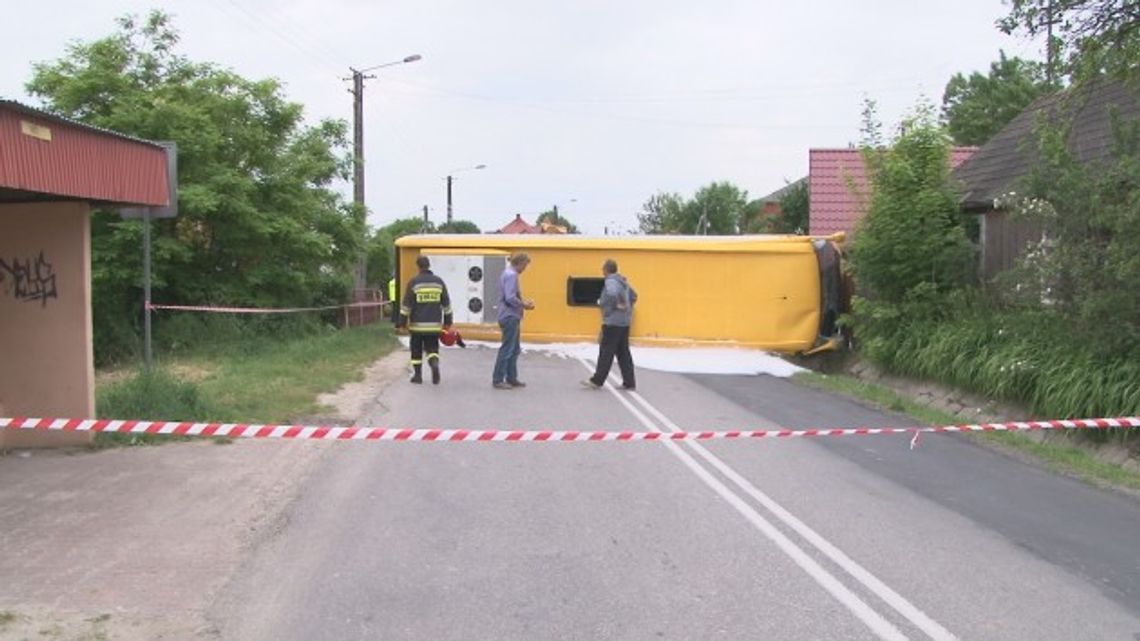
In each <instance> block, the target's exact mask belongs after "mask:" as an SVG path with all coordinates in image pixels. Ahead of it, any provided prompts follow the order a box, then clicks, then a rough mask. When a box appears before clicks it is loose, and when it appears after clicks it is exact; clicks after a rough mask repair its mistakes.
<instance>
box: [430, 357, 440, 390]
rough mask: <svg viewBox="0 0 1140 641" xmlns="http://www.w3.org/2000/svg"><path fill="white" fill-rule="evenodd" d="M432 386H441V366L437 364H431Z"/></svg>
mask: <svg viewBox="0 0 1140 641" xmlns="http://www.w3.org/2000/svg"><path fill="white" fill-rule="evenodd" d="M431 384H432V385H439V364H438V363H435V362H432V364H431Z"/></svg>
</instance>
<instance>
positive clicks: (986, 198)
mask: <svg viewBox="0 0 1140 641" xmlns="http://www.w3.org/2000/svg"><path fill="white" fill-rule="evenodd" d="M1114 115H1115V116H1116V117H1119V118H1121V119H1122V120H1125V121H1136V120H1140V94H1138V92H1137V91H1135V90H1130V89H1129V88H1128V87H1127V86H1126V85H1125V84H1124V83H1122V82H1117V81H1101V82H1097V83H1095V84H1092V85H1088V86H1084V87H1078V88H1075V89H1070V90H1067V91H1063V92H1058V93H1055V94H1052V95H1049V96H1043V97H1041V98H1038V99H1037V100H1036V101H1034V102H1033V104H1031V105H1029V106H1028V107H1026V108H1025V110H1024V111H1022V112H1021V113H1020V114H1018V116H1017V117H1016V118H1014V119H1013V120H1012V121H1010V123H1009V124H1008V125H1006V126H1005V127H1003V128H1002V130H1001V131H999V132H998V133H997V134H995V135H994V137H993V138H991V139H990V140H989V141H988V142H986V144H985V145H982V148H981V149H979V150H978V153H976V154H974V156H973V157H971V158H970V160H969V162H966V163H963V164H962V166H960V167H958V168H957V169H956V170H955V171H954V172H953V177H954V178H955V179H956V180H957V181H958V182H959V183H960V185H961V194H962V205H963V207H966V208H968V209H989V208H992V207H993V202H994V199H995V198H999V197H1001V196H1003V195H1005V194H1007V193H1009V192H1010V191H1015V190H1016V188H1017V183H1018V181H1020V180H1021V179H1023V178H1025V177H1026V176H1028V175H1029V172H1030V171H1031V170H1032V168H1033V164H1034V162H1035V160H1036V151H1035V147H1036V145H1035V143H1036V140H1037V138H1036V135H1035V128H1036V125H1037V120H1038V117H1039V116H1048V117H1049V118H1050V119H1055V120H1057V121H1062V122H1063V121H1067V122H1070V123H1072V130H1071V131H1070V134H1069V150H1070V151H1071V152H1072V153H1073V155H1074V156H1075V157H1076V159H1077V160H1079V161H1080V162H1082V163H1092V162H1100V161H1103V160H1105V159H1107V158H1108V157H1109V155H1110V154H1111V152H1112V146H1113V135H1112V119H1113V116H1114Z"/></svg>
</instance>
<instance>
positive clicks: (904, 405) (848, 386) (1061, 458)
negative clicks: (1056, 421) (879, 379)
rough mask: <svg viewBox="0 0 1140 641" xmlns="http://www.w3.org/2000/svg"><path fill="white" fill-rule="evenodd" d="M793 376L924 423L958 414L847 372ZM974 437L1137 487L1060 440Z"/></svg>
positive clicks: (1139, 481)
mask: <svg viewBox="0 0 1140 641" xmlns="http://www.w3.org/2000/svg"><path fill="white" fill-rule="evenodd" d="M795 379H796V380H797V381H799V382H801V383H804V384H806V385H809V386H811V387H815V388H818V389H823V390H827V391H830V392H836V393H838V394H843V395H845V396H849V397H852V398H855V399H859V400H863V401H867V402H870V403H871V404H873V405H875V406H877V407H879V408H882V409H888V410H891V411H894V412H901V413H903V414H906V415H908V416H912V417H914V418H915V419H916V420H917V421H920V422H922V423H924V424H927V425H955V424H958V423H961V422H962V419H961V417H958V416H955V415H953V414H950V413H948V412H944V411H942V410H939V409H936V408H932V407H927V406H925V405H922V404H921V403H918V402H916V401H914V400H911V399H909V398H906V397H905V396H903V395H901V394H899V393H898V392H895V391H894V390H892V389H889V388H886V387H883V386H882V385H876V384H874V383H868V382H866V381H861V380H859V379H856V378H852V377H850V376H843V375H834V374H828V375H825V374H820V373H818V372H800V373H798V374H796V376H795ZM969 436H970V437H971V438H975V439H978V440H981V441H984V442H987V443H990V444H993V445H997V446H998V447H1000V448H1003V449H1006V450H1007V451H1012V452H1014V453H1017V454H1021V455H1028V456H1030V457H1031V458H1033V459H1035V460H1037V461H1040V462H1041V463H1043V464H1045V465H1046V466H1048V467H1049V468H1051V469H1053V470H1056V471H1059V472H1062V473H1065V474H1069V475H1072V476H1076V477H1078V478H1081V479H1084V480H1086V481H1089V482H1092V483H1096V484H1102V485H1109V486H1112V487H1125V488H1129V489H1133V490H1140V474H1137V473H1136V472H1133V471H1131V470H1128V469H1125V468H1122V467H1120V466H1117V465H1112V464H1111V463H1106V462H1104V461H1101V460H1099V459H1097V458H1096V457H1094V456H1093V455H1092V454H1090V453H1089V452H1088V451H1086V450H1084V449H1081V448H1079V447H1075V446H1072V445H1064V444H1061V443H1048V442H1038V441H1035V440H1033V439H1031V438H1029V437H1027V436H1025V435H1023V434H1017V433H1012V432H1002V433H979V434H970V435H969Z"/></svg>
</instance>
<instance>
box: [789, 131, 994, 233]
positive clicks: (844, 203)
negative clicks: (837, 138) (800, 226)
mask: <svg viewBox="0 0 1140 641" xmlns="http://www.w3.org/2000/svg"><path fill="white" fill-rule="evenodd" d="M976 151H977V147H954V148H952V149H951V150H950V167H951V168H954V167H957V166H958V165H960V164H962V163H963V162H965V161H966V160H967V159H968V158H969V157H970V156H971V155H972V154H974V153H975V152H976ZM808 192H809V196H808V199H809V200H808V203H809V214H808V231H809V233H811V234H814V235H827V234H833V233H836V232H847V233H850V232H852V231H854V229H855V224H856V223H857V222H859V219H860V218H862V217H863V215H864V214H865V213H866V211H867V206H868V205H869V204H870V195H871V192H870V189H869V186H868V184H867V170H866V168H865V167H864V166H863V153H862V151H861V150H859V149H812V150H810V151H809V152H808Z"/></svg>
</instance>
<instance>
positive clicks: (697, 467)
mask: <svg viewBox="0 0 1140 641" xmlns="http://www.w3.org/2000/svg"><path fill="white" fill-rule="evenodd" d="M578 362H580V363H582V366H583V367H585V368H586V369H587V370H589V371H591V372H592V371H593V370H594V368H593V367H590V364H589V363H588V362H586V361H585V360H584V359H581V358H579V359H578ZM606 389H608V390H609V391H610V393H611V394H613V395H614V397H615V398H617V399H618V401H620V402H621V404H622V405H624V406H625V408H626V409H627V410H629V412H630V414H633V416H634V418H636V419H637V420H638V421H640V422H641V424H642V425H644V426H645V427H646V429H648V430H649V431H651V432H661V431H662V430H661V429H660V428H659V427H657V425H656V424H654V422H653V421H651V420H650V419H649V417H647V416H646V415H645V414H643V413H642V412H641V411H639V410H638V409H637V408H636V407H634V406H633V404H632V403H630V402H629V401H628V400H626V399H625V398H623V395H629V394H631V393H630V392H619V391H617V390H616V389H614V387H613V386H612V385H609V384H607V385H606ZM634 395H635V396H636V393H634ZM662 443H663V444H664V445H665V447H667V448H669V451H670V452H672V453H673V455H674V456H676V457H677V458H678V459H680V460H681V462H682V463H684V464H685V466H686V467H688V468H689V469H690V470H692V472H693V473H694V474H696V475H697V478H699V479H701V480H702V481H704V482H705V485H708V486H709V487H710V488H712V490H713V491H714V492H716V493H717V494H718V495H719V496H720V497H721V498H722V499H724V500H725V502H727V503H728V504H729V505H731V506H732V507H733V508H735V509H736V511H737V512H739V513H740V515H741V516H743V517H744V518H745V519H746V520H747V521H748V522H749V523H751V524H752V525H753V526H754V527H755V528H756V529H757V530H760V532H761V533H762V534H763V535H764V536H766V537H768V539H769V540H770V541H772V542H773V543H775V544H776V546H777V547H779V548H780V549H781V550H782V551H783V552H784V554H787V555H788V557H789V558H790V559H791V560H792V561H793V562H794V563H795V564H796V565H798V566H800V569H802V570H803V571H804V572H806V573H807V575H808V576H810V577H811V578H812V579H814V580H815V582H816V583H818V584H819V585H820V586H821V587H823V589H825V590H827V591H828V592H829V593H830V594H831V596H833V597H835V599H836V600H837V601H839V602H840V603H842V604H843V605H844V606H846V607H847V609H848V610H850V611H851V613H852V614H854V615H855V616H856V617H857V618H858V619H859V620H860V621H862V622H863V623H864V624H865V625H866V626H867V627H868V628H870V629H871V631H872V632H874V633H875V634H876V635H877V636H878V637H879V638H880V639H884V640H885V641H906V640H907V637H906V635H904V634H903V633H902V631H901V630H899V629H898V628H897V627H895V626H894V624H892V623H891V622H890V621H887V620H886V619H885V618H883V616H882V615H881V614H879V613H878V612H876V611H875V610H874V609H872V608H871V606H869V605H867V603H866V602H865V601H863V600H862V599H860V598H859V596H858V595H857V594H855V593H854V592H852V591H851V590H849V589H848V588H847V586H845V585H843V583H842V582H840V581H839V579H837V578H835V576H834V575H832V574H831V573H830V572H828V571H827V570H825V569H824V568H823V566H821V565H820V564H819V563H817V562H816V561H815V559H813V558H811V556H809V555H808V553H807V552H804V551H803V550H802V549H800V548H799V546H797V545H796V544H795V543H793V542H792V540H791V539H789V538H788V537H787V536H786V535H785V534H784V533H783V532H781V531H780V530H779V529H777V528H776V526H775V525H772V523H771V522H770V521H768V520H767V519H765V518H764V517H763V516H761V514H760V513H759V512H757V511H756V510H755V509H754V508H753V507H752V506H751V505H749V504H748V502H747V501H745V500H744V499H742V498H740V497H739V496H737V495H736V494H735V493H734V492H733V491H732V490H730V489H729V488H728V486H726V485H725V484H724V483H722V482H720V481H719V480H718V479H717V478H716V477H714V476H713V475H712V474H711V473H709V471H708V470H706V469H705V468H704V467H702V466H701V464H700V463H698V462H697V461H696V460H695V459H694V458H693V457H692V456H691V455H689V454H688V453H687V452H685V451H684V450H683V449H681V447H680V446H679V445H678V444H677V443H674V442H673V441H668V440H666V441H662Z"/></svg>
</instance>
